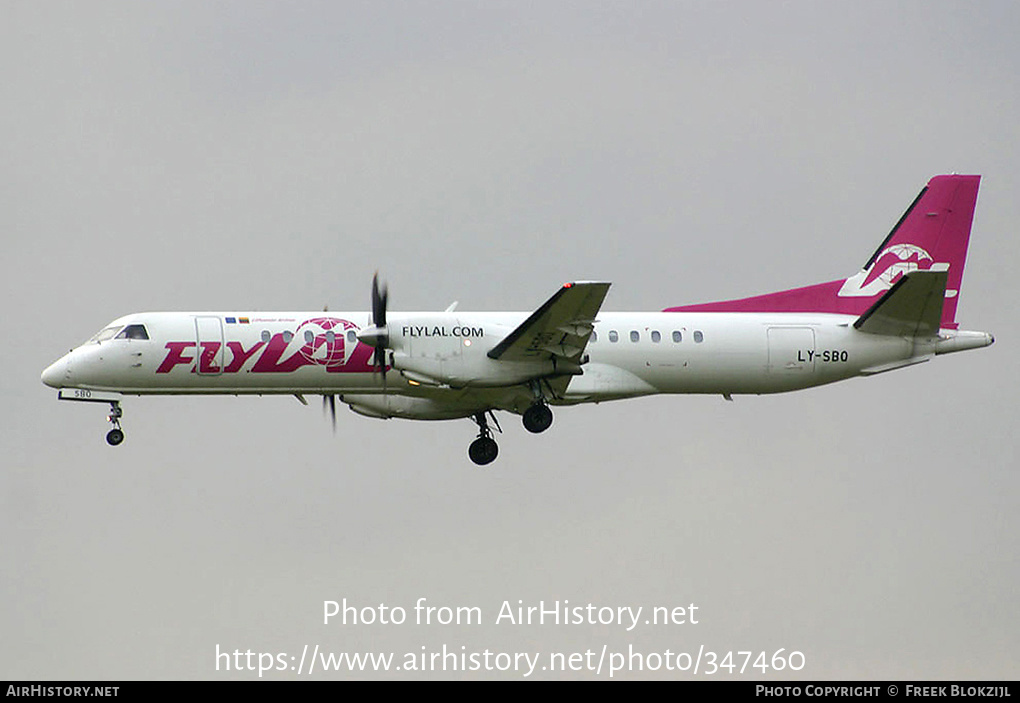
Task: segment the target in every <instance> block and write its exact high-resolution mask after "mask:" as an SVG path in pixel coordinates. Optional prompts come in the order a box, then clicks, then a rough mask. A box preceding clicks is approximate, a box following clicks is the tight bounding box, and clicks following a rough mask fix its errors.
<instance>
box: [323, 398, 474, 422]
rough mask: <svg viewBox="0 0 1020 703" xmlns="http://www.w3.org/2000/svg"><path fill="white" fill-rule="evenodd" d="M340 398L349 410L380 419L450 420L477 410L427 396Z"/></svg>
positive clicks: (468, 415)
mask: <svg viewBox="0 0 1020 703" xmlns="http://www.w3.org/2000/svg"><path fill="white" fill-rule="evenodd" d="M341 400H342V401H343V402H345V403H347V405H348V407H350V409H351V410H353V411H354V412H356V413H358V414H359V415H364V416H365V417H374V418H378V419H380V420H389V419H390V418H391V417H399V418H403V419H405V420H452V419H455V418H458V417H470V416H471V415H474V414H475V413H476V412H478V411H479V409H478V408H474V407H470V408H469V407H464V408H457V407H451V406H450V404H449V403H448V402H443V403H437V402H435V401H433V400H431V399H429V398H409V397H407V396H400V395H367V394H364V395H359V394H353V393H345V394H344V395H342V396H341Z"/></svg>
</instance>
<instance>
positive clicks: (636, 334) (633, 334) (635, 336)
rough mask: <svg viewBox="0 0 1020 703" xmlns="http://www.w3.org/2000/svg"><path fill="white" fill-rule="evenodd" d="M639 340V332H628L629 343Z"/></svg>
mask: <svg viewBox="0 0 1020 703" xmlns="http://www.w3.org/2000/svg"><path fill="white" fill-rule="evenodd" d="M640 339H641V333H640V332H638V331H637V330H631V331H630V341H632V342H637V341H639V340H640Z"/></svg>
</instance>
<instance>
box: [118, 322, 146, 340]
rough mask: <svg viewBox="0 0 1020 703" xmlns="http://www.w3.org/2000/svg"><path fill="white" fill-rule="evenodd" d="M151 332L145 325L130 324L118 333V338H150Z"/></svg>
mask: <svg viewBox="0 0 1020 703" xmlns="http://www.w3.org/2000/svg"><path fill="white" fill-rule="evenodd" d="M148 338H149V333H148V332H146V331H145V325H128V326H127V327H125V328H124V329H123V330H121V333H120V334H118V335H117V339H148Z"/></svg>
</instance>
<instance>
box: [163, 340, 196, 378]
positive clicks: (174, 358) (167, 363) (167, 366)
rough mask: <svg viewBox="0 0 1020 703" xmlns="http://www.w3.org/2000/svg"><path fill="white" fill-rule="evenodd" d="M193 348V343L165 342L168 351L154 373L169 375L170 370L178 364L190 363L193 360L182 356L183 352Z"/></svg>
mask: <svg viewBox="0 0 1020 703" xmlns="http://www.w3.org/2000/svg"><path fill="white" fill-rule="evenodd" d="M194 346H195V343H194V342H167V343H166V348H167V349H169V350H170V351H168V352H167V353H166V358H165V359H163V363H162V364H160V365H159V368H158V369H156V373H170V370H171V369H172V368H173V367H174V366H177V365H178V364H190V363H192V362H193V361H194V360H195V358H194V357H188V356H184V350H185V349H190V348H192V347H194Z"/></svg>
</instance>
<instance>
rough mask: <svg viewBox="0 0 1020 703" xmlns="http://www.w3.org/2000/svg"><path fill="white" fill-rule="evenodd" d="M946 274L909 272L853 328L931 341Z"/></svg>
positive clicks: (942, 297)
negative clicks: (929, 339) (927, 338)
mask: <svg viewBox="0 0 1020 703" xmlns="http://www.w3.org/2000/svg"><path fill="white" fill-rule="evenodd" d="M948 276H949V272H948V271H910V272H908V273H906V274H905V275H903V276H901V277H900V279H899V280H898V281H896V283H894V284H893V287H892V288H890V289H889V290H888V291H886V293H885V295H883V296H882V297H881V298H879V300H878V302H876V303H875V304H874V305H872V306H871V307H870V308H868V310H867V312H865V313H864V314H863V315H861V316H860V317H859V318H857V321H856V322H854V327H855V328H856V329H858V330H860V331H861V332H867V333H869V334H884V335H890V336H895V337H933V336H935V335H937V334H938V332H939V326H940V321H941V319H942V305H943V303H944V301H945V298H946V281H947V280H948Z"/></svg>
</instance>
